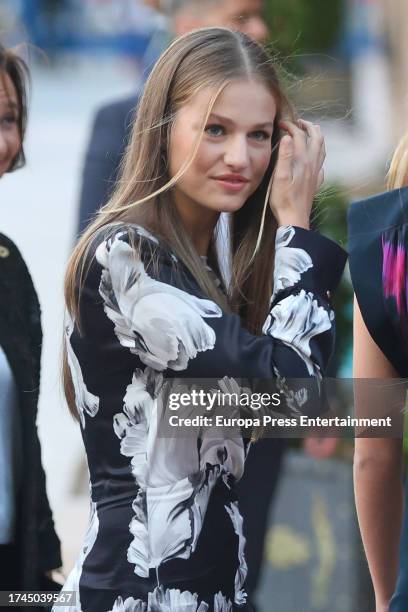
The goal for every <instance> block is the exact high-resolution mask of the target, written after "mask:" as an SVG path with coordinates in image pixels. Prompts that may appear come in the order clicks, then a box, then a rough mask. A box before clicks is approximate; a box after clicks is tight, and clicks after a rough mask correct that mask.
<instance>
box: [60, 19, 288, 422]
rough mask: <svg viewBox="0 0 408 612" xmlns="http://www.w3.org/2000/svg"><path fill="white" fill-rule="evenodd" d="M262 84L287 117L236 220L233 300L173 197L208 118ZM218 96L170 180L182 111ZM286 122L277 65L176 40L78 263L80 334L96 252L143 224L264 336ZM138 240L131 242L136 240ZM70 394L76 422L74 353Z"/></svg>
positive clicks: (214, 36)
mask: <svg viewBox="0 0 408 612" xmlns="http://www.w3.org/2000/svg"><path fill="white" fill-rule="evenodd" d="M242 78H247V79H254V78H256V79H258V80H261V81H262V82H263V83H264V84H265V86H266V87H268V89H269V90H270V91H271V92H272V94H273V96H274V99H275V102H276V106H277V114H276V118H275V123H274V130H273V137H272V156H271V160H270V164H269V169H268V171H267V173H266V174H265V177H264V179H263V181H262V182H261V184H260V185H259V187H258V189H257V190H256V192H255V193H254V194H253V195H252V196H251V197H250V198H249V199H248V200H247V202H246V203H245V205H244V206H243V207H242V208H241V209H240V210H239V211H237V212H236V213H234V214H233V215H231V221H230V234H231V245H230V253H229V257H230V264H231V281H230V286H229V287H228V297H226V296H225V295H224V294H223V293H222V292H221V291H220V290H219V289H218V288H217V287H216V285H215V283H214V281H213V279H212V278H211V276H209V275H208V273H207V271H206V269H205V267H204V266H203V263H202V261H201V259H200V257H199V255H198V254H197V252H196V250H195V248H194V245H193V243H192V240H191V238H190V237H189V235H188V233H187V232H186V231H185V229H184V227H183V225H182V222H181V220H180V218H179V215H178V213H177V209H176V207H175V205H174V202H173V198H172V191H171V188H172V187H173V186H174V185H175V184H176V183H177V181H178V180H179V179H180V177H181V176H183V174H184V173H185V172H186V170H187V169H188V167H189V165H190V164H191V162H192V160H193V159H194V156H195V154H196V152H197V149H198V146H199V144H200V140H201V135H202V133H203V131H204V127H205V124H206V122H207V119H208V116H209V115H210V113H211V110H212V107H213V105H214V103H215V101H216V99H217V96H218V95H219V93H220V92H221V91H222V89H223V88H224V87H225V86H226V85H227V84H228V83H229V82H231V81H232V80H235V79H242ZM207 87H212V88H213V90H214V96H213V98H212V100H211V102H210V105H209V108H208V111H207V114H206V117H203V124H202V130H201V134H200V136H199V138H198V139H197V142H196V145H195V147H194V151H192V154H191V157H190V159H188V160H186V161H185V163H184V165H183V167H182V168H181V169H180V170H179V172H178V173H177V174H176V176H173V177H169V174H168V151H169V140H170V133H171V127H172V122H173V120H174V117H175V115H176V113H177V111H178V110H179V109H180V107H182V106H183V105H184V104H186V103H187V102H188V100H190V99H191V98H192V97H193V96H194V95H195V94H196V93H197V92H198V91H200V90H202V89H204V88H207ZM282 116H285V117H289V118H291V119H293V118H294V113H293V110H292V108H291V106H290V103H289V102H288V100H287V98H286V96H285V95H284V93H283V91H282V88H281V86H280V83H279V79H278V76H277V73H276V70H275V68H274V66H273V63H272V60H271V59H270V57H269V56H268V54H267V52H266V51H265V49H264V48H263V47H262V46H261V45H259V44H258V43H256V42H255V41H253V40H252V39H251V38H249V37H248V36H246V35H245V34H242V33H240V32H234V31H232V30H229V29H227V28H205V29H201V30H196V31H194V32H191V33H188V34H186V35H184V36H181V37H180V38H178V39H176V40H175V41H174V42H173V43H172V44H171V45H170V46H169V47H168V49H167V50H166V51H165V52H164V53H163V54H162V56H161V57H160V58H159V60H158V61H157V63H156V65H155V67H154V69H153V71H152V73H151V74H150V77H149V79H148V81H147V83H146V85H145V88H144V92H143V95H142V97H141V99H140V103H139V106H138V109H137V113H136V120H135V123H134V126H133V130H132V135H131V139H130V142H129V144H128V147H127V150H126V154H125V156H124V160H123V163H122V167H121V172H120V178H119V180H118V182H117V185H116V189H115V191H114V193H113V195H112V197H111V199H110V201H109V202H108V203H107V204H106V206H104V207H103V208H102V209H101V210H100V211H99V213H98V214H97V215H96V217H95V220H94V221H93V223H92V224H91V225H90V227H89V228H88V229H87V230H86V231H85V233H84V234H83V235H82V237H81V239H80V241H79V243H78V244H77V246H76V247H75V249H74V251H73V253H72V255H71V258H70V260H69V263H68V267H67V271H66V275H65V301H66V305H67V309H68V312H69V313H70V315H71V317H72V318H73V319H74V320H75V321H76V323H77V325H78V327H79V329H80V295H81V290H82V286H83V282H84V279H85V278H86V274H87V271H88V269H89V265H90V261H91V260H92V245H93V244H94V243H95V242H96V241H97V238H98V236H99V234H100V233H101V232H103V234H104V236H107V235H109V232H110V231H114V230H115V227H117V224H118V223H120V224H125V225H126V224H134V223H137V224H140V225H142V226H143V227H145V228H147V229H149V230H150V231H152V232H154V233H155V234H156V235H159V236H161V237H162V238H163V239H165V240H166V242H167V243H168V244H169V245H170V247H171V248H172V250H173V251H174V252H175V253H176V255H177V256H178V258H179V259H180V260H181V261H182V262H183V263H184V264H185V265H186V266H187V268H188V269H189V270H190V272H191V273H192V274H193V276H194V278H195V279H196V281H197V283H198V285H199V286H200V288H201V290H202V291H203V293H204V294H206V295H207V296H208V297H210V298H211V299H213V300H214V301H215V302H216V303H217V304H219V305H220V306H221V307H223V308H226V309H229V310H231V311H233V312H235V313H237V314H239V315H240V317H241V318H242V321H243V324H244V325H245V326H246V327H247V329H249V330H250V331H251V332H252V333H255V334H260V333H261V329H262V324H263V322H264V320H265V318H266V315H267V312H268V307H269V300H270V296H271V293H272V285H273V270H272V266H273V261H274V244H275V234H276V222H275V219H274V217H273V215H272V213H271V210H270V208H269V206H268V205H267V200H268V192H269V186H270V177H271V173H272V172H273V169H274V166H275V163H276V158H277V145H278V143H279V137H280V131H279V127H278V124H279V121H280V119H281V118H282ZM130 238H131V236H130ZM208 256H209V261H210V265H211V266H212V267H214V268H215V270H216V271H217V272H220V266H219V263H218V260H217V253H216V248H215V237H213V240H212V242H211V244H210V249H209V253H208ZM63 380H64V390H65V395H66V398H67V401H68V405H69V407H70V410H71V412H72V414H73V415H76V409H75V401H74V394H73V388H72V381H71V376H70V372H69V368H68V365H67V358H66V349H65V348H64V364H63Z"/></svg>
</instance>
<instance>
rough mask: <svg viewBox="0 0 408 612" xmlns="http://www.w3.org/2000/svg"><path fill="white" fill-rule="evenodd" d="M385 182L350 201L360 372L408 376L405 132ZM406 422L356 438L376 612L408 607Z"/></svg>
mask: <svg viewBox="0 0 408 612" xmlns="http://www.w3.org/2000/svg"><path fill="white" fill-rule="evenodd" d="M388 190H389V191H388V192H386V193H384V194H380V195H377V196H374V197H373V198H369V199H367V200H364V201H362V202H358V203H355V204H354V205H352V207H351V209H350V215H349V238H350V271H351V277H352V281H353V286H354V290H355V303H354V377H355V378H356V379H373V378H374V379H375V378H377V379H394V378H395V379H398V378H407V377H408V308H407V305H408V302H407V300H408V278H407V271H408V267H407V253H408V134H407V135H406V136H405V137H404V138H403V139H402V140H401V142H400V143H399V146H398V147H397V149H396V151H395V154H394V156H393V159H392V162H391V166H390V171H389V176H388ZM387 386H389V383H387ZM392 387H393V395H392V401H393V403H394V406H391V405H389V406H388V409H389V410H393V418H394V419H395V420H399V418H398V417H399V415H400V414H401V409H402V408H403V406H404V402H405V393H406V387H405V384H404V383H403V381H401V382H399V381H396V383H395V385H392ZM356 389H357V393H356V410H357V411H358V410H359V409H361V408H362V409H363V410H365V416H369V415H368V413H367V410H366V409H365V406H364V404H367V400H369V403H370V405H371V406H370V407H369V406H367V409H371V410H372V412H373V411H374V409H375V402H376V400H375V398H374V395H373V393H372V391H370V385H369V384H368V383H367V382H364V381H362V382H361V383H358V385H357V388H356ZM373 389H374V387H373ZM378 389H379V388H377V391H375V393H377V394H378ZM377 401H378V400H377ZM377 405H378V404H377ZM378 407H379V408H382V406H378ZM372 416H377V415H376V414H372ZM402 426H403V423H402V419H401V422H400V427H401V429H400V437H393V438H391V437H389V438H386V437H383V438H369V437H367V438H356V446H355V460H354V479H355V494H356V504H357V512H358V518H359V523H360V529H361V533H362V538H363V542H364V548H365V551H366V555H367V559H368V564H369V567H370V572H371V577H372V580H373V585H374V590H375V598H376V612H388V611H390V612H406V610H408V521H405V525H404V533H403V537H402V541H401V550H400V555H401V558H400V561H399V553H398V551H399V545H400V536H401V528H402V522H403V520H402V519H403V497H404V496H403V439H402ZM407 494H408V488H407ZM407 502H408V497H407ZM406 518H408V517H406ZM397 576H398V582H397ZM396 585H397V587H396ZM395 589H396V590H395ZM394 591H395V592H394ZM393 594H394V595H393Z"/></svg>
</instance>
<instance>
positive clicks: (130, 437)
mask: <svg viewBox="0 0 408 612" xmlns="http://www.w3.org/2000/svg"><path fill="white" fill-rule="evenodd" d="M162 386H163V375H162V374H160V373H158V372H155V371H154V370H152V369H151V368H145V370H144V371H143V370H140V369H137V370H135V372H134V374H133V378H132V382H131V384H130V385H128V387H127V389H126V395H125V397H124V398H123V402H124V408H123V412H120V413H118V414H115V416H114V419H113V428H114V431H115V433H116V435H117V436H118V438H120V439H121V445H120V451H121V453H122V455H124V456H125V457H132V461H131V466H132V474H133V476H134V477H135V478H136V481H137V483H138V484H139V485H140V486H146V482H145V479H146V471H147V468H148V464H147V445H148V433H149V426H150V421H151V420H152V417H153V416H154V415H155V400H156V398H157V397H158V396H159V394H160V391H161V389H162Z"/></svg>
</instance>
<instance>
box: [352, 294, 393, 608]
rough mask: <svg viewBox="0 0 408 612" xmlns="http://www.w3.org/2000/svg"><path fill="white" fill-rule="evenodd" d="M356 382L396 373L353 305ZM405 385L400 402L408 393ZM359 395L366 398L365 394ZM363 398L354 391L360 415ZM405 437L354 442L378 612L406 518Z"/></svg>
mask: <svg viewBox="0 0 408 612" xmlns="http://www.w3.org/2000/svg"><path fill="white" fill-rule="evenodd" d="M353 375H354V378H357V379H367V378H378V379H390V378H397V377H398V374H397V372H396V371H395V370H394V368H393V367H392V365H391V364H390V362H389V361H388V360H387V359H386V357H385V356H384V354H383V353H382V351H381V350H380V349H379V348H378V346H377V345H376V344H375V342H374V340H373V339H372V338H371V336H370V334H369V332H368V330H367V328H366V325H365V323H364V321H363V318H362V315H361V312H360V309H359V306H358V304H357V300H356V299H355V301H354V371H353ZM403 388H405V387H403V386H402V385H401V402H402V405H403V401H404V393H403V390H402V389H403ZM361 393H362V394H363V395H365V393H364V391H363V390H361ZM359 400H360V401H361V402H362V403H364V402H365V400H366V397H363V396H362V395H361V394H360V395H359V391H358V386H357V387H356V394H355V402H356V414H358V411H359ZM402 459H403V454H402V438H356V441H355V455H354V489H355V498H356V506H357V514H358V520H359V524H360V530H361V534H362V539H363V543H364V549H365V552H366V555H367V560H368V565H369V568H370V573H371V578H372V581H373V585H374V590H375V598H376V612H388V606H389V601H390V599H391V597H392V594H393V592H394V590H395V585H396V581H397V573H398V562H399V540H400V536H401V525H402V516H403V485H402V467H403V461H402Z"/></svg>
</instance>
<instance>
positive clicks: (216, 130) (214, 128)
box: [205, 125, 225, 136]
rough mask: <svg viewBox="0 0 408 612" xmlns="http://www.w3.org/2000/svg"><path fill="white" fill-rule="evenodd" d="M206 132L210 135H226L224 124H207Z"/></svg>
mask: <svg viewBox="0 0 408 612" xmlns="http://www.w3.org/2000/svg"><path fill="white" fill-rule="evenodd" d="M205 133H206V134H208V135H209V136H224V134H225V129H224V128H223V127H222V125H207V127H206V128H205Z"/></svg>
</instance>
